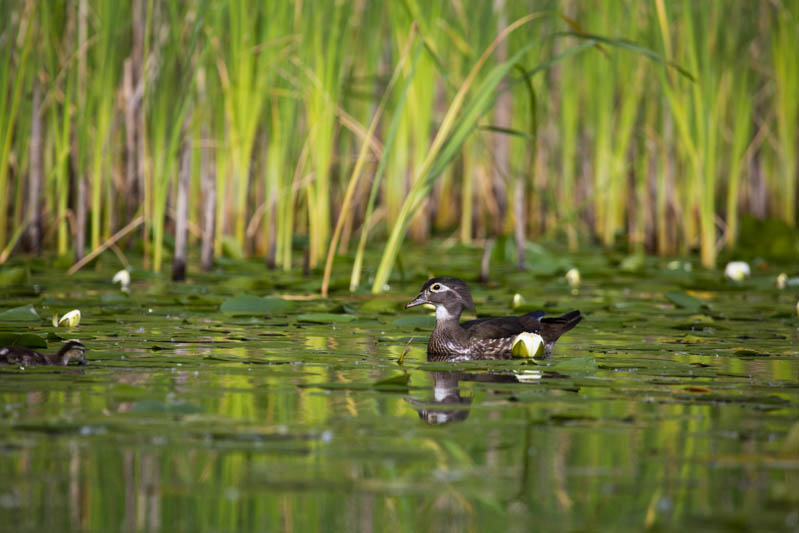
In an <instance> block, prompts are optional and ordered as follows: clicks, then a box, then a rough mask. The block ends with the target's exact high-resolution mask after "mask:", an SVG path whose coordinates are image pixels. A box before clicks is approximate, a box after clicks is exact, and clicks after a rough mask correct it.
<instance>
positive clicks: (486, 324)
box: [461, 311, 543, 339]
mask: <svg viewBox="0 0 799 533" xmlns="http://www.w3.org/2000/svg"><path fill="white" fill-rule="evenodd" d="M542 316H543V312H541V311H536V312H535V313H530V314H527V315H523V316H506V317H501V318H478V319H477V320H469V321H468V322H463V323H462V324H461V327H462V328H463V329H465V330H466V332H467V333H468V334H469V337H470V338H478V339H504V338H507V337H514V336H516V335H518V334H519V333H524V332H529V333H537V332H538V331H539V330H540V329H541V317H542Z"/></svg>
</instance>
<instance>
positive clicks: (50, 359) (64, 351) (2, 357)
mask: <svg viewBox="0 0 799 533" xmlns="http://www.w3.org/2000/svg"><path fill="white" fill-rule="evenodd" d="M85 353H86V347H85V346H84V345H83V344H81V343H80V342H78V341H76V340H71V341H67V342H66V343H65V344H64V345H63V346H62V347H61V349H60V350H58V352H57V353H54V354H42V353H39V352H37V351H35V350H31V349H30V348H23V347H22V346H4V347H2V348H0V365H19V366H35V365H53V366H67V365H68V364H69V362H70V361H77V362H78V364H79V365H85V364H87V363H86V356H85V355H84V354H85Z"/></svg>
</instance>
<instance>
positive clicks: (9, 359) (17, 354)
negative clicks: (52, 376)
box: [0, 346, 50, 366]
mask: <svg viewBox="0 0 799 533" xmlns="http://www.w3.org/2000/svg"><path fill="white" fill-rule="evenodd" d="M47 364H50V362H49V361H48V360H47V359H46V358H45V357H44V356H43V355H42V354H40V353H38V352H35V351H33V350H31V349H29V348H23V347H21V346H10V347H3V348H0V365H22V366H33V365H47Z"/></svg>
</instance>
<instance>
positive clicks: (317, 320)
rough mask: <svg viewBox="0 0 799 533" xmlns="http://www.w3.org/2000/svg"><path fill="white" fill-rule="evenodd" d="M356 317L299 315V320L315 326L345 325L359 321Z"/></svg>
mask: <svg viewBox="0 0 799 533" xmlns="http://www.w3.org/2000/svg"><path fill="white" fill-rule="evenodd" d="M357 318H358V317H357V316H355V315H344V314H334V313H306V314H303V315H297V320H299V321H300V322H312V323H314V324H328V323H343V322H352V321H353V320H357Z"/></svg>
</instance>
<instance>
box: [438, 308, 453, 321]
mask: <svg viewBox="0 0 799 533" xmlns="http://www.w3.org/2000/svg"><path fill="white" fill-rule="evenodd" d="M451 318H455V316H454V315H453V314H452V313H450V312H449V311H447V308H446V307H444V306H443V305H437V306H436V320H449V319H451Z"/></svg>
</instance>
